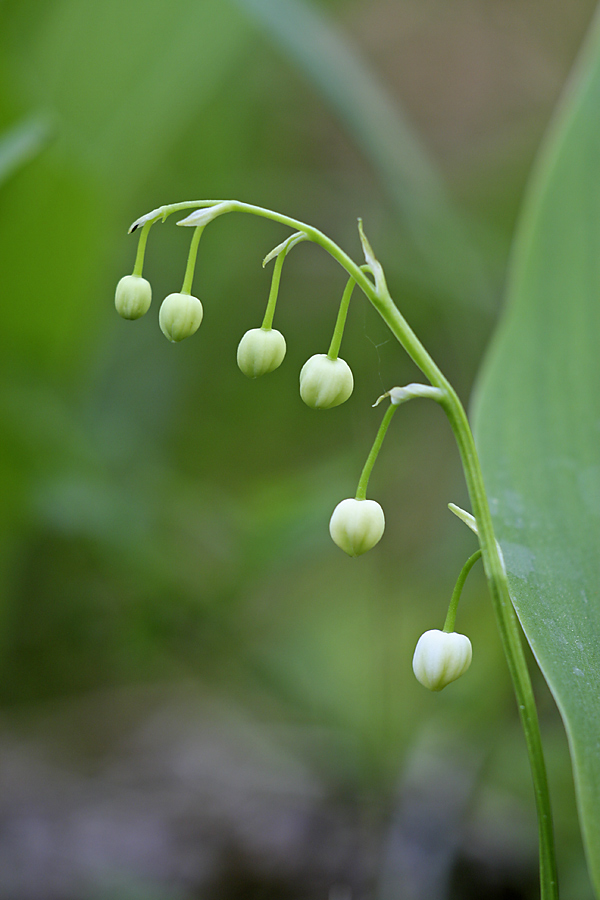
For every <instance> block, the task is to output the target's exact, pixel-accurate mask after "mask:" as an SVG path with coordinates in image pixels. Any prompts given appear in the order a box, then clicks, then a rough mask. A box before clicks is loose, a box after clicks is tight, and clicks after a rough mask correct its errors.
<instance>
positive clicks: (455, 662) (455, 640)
mask: <svg viewBox="0 0 600 900" xmlns="http://www.w3.org/2000/svg"><path fill="white" fill-rule="evenodd" d="M472 656H473V650H472V647H471V641H470V640H469V638H468V637H467V636H466V635H465V634H457V633H456V632H455V631H453V632H450V633H447V632H445V631H438V630H437V629H435V628H434V629H433V630H432V631H426V632H425V634H422V635H421V637H420V638H419V640H418V642H417V646H416V648H415V655H414V656H413V672H414V673H415V675H416V676H417V679H418V680H419V681H420V682H421V684H422V685H423V686H424V687H426V688H428V689H429V690H430V691H441V690H442V688H445V687H446V685H447V684H450V682H451V681H456V679H457V678H460V676H461V675H463V674H464V673H465V672H466V671H467V669H468V668H469V666H470V665H471V658H472Z"/></svg>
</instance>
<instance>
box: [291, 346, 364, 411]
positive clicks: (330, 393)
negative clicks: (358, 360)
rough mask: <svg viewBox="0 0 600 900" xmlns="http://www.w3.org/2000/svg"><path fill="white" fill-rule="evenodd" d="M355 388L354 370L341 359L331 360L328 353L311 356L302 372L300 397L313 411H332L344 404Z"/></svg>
mask: <svg viewBox="0 0 600 900" xmlns="http://www.w3.org/2000/svg"><path fill="white" fill-rule="evenodd" d="M353 388H354V378H353V377H352V370H351V368H350V366H349V365H348V363H347V362H344V360H343V359H340V358H339V357H338V358H337V359H329V357H328V356H327V354H326V353H317V354H316V356H311V358H310V359H308V360H307V361H306V362H305V363H304V365H303V366H302V370H301V372H300V396H301V397H302V399H303V400H304V402H305V403H306V405H307V406H312V408H313V409H331V407H332V406H339V405H340V403H344V402H345V401H346V400H347V399H348V397H349V396H350V394H351V393H352V390H353Z"/></svg>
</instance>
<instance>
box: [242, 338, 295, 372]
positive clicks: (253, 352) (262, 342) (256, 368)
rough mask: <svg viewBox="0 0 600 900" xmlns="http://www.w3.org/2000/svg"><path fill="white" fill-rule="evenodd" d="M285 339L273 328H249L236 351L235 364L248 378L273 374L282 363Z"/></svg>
mask: <svg viewBox="0 0 600 900" xmlns="http://www.w3.org/2000/svg"><path fill="white" fill-rule="evenodd" d="M284 356H285V338H284V336H283V335H282V334H281V332H280V331H276V330H275V329H274V328H269V329H267V328H251V329H250V331H247V332H246V334H245V335H244V337H243V338H242V339H241V341H240V343H239V345H238V349H237V363H238V366H239V367H240V369H241V370H242V372H243V373H244V375H247V376H248V378H258V377H259V375H266V374H267V373H268V372H273V371H274V370H275V369H277V368H278V366H280V365H281V363H282V362H283V358H284Z"/></svg>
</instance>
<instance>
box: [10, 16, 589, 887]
mask: <svg viewBox="0 0 600 900" xmlns="http://www.w3.org/2000/svg"><path fill="white" fill-rule="evenodd" d="M295 8H296V7H295V5H294V4H290V5H289V6H288V0H286V2H285V3H283V0H282V3H281V5H280V6H278V7H277V9H278V12H277V15H274V16H271V15H269V4H268V3H260V2H258V0H253V2H250V0H248V2H242V0H237V2H233V0H169V2H168V3H167V2H160V0H145V2H142V0H120V2H117V0H103V2H100V0H85V2H82V0H4V2H3V3H1V4H0V41H1V42H2V55H1V58H0V134H1V135H2V142H1V143H0V174H1V175H2V183H1V185H0V278H1V285H2V329H1V330H0V369H1V372H2V376H3V377H2V385H1V391H0V403H1V412H2V415H1V423H0V429H1V434H0V471H1V479H2V485H3V488H2V495H3V502H2V505H1V508H0V547H1V553H0V560H1V569H0V583H1V585H2V599H3V602H2V618H1V625H2V628H1V631H0V635H1V638H0V647H1V653H0V671H1V677H0V697H1V701H2V722H1V724H0V755H1V758H2V767H1V774H0V857H1V859H2V865H1V866H0V897H1V898H7V900H9V898H10V900H21V898H23V900H37V898H40V900H41V898H44V900H63V898H64V900H67V898H69V900H70V898H74V900H79V898H86V900H87V898H93V900H97V898H109V897H110V898H119V900H121V898H122V900H130V898H131V900H133V898H136V900H163V898H177V900H183V898H185V900H188V898H196V897H198V898H199V897H202V898H219V900H237V898H249V900H254V898H257V900H258V898H264V900H271V898H273V900H276V898H282V900H284V898H298V900H306V898H327V900H360V898H381V900H425V898H427V900H437V898H439V900H442V898H451V900H469V898H479V897H482V896H485V897H486V898H490V900H495V898H498V900H500V898H502V900H509V898H515V900H517V898H532V897H535V896H536V890H537V887H536V866H537V863H536V852H537V851H536V827H535V820H534V810H533V798H532V794H531V788H530V781H529V773H528V770H527V761H526V755H525V749H524V745H523V741H522V738H521V736H520V732H519V727H518V722H517V718H516V713H515V705H514V701H513V699H512V696H511V691H510V686H509V684H508V679H507V675H506V671H505V665H504V663H503V659H502V655H501V651H500V648H499V643H498V639H497V636H496V634H495V626H494V622H493V617H492V614H491V612H490V608H489V603H488V601H487V597H486V593H485V586H484V582H483V578H482V575H481V573H480V572H478V571H477V570H475V571H474V573H473V575H472V576H471V579H470V582H469V584H468V586H467V588H466V591H465V597H464V601H463V604H462V606H461V610H460V613H459V622H458V627H459V630H461V631H464V632H466V633H468V634H469V635H470V637H471V639H472V642H473V646H474V661H473V665H472V668H471V670H470V671H469V673H468V675H467V676H465V677H464V678H463V679H462V680H461V681H460V682H458V683H457V684H455V685H453V686H452V687H450V688H449V689H448V690H447V691H446V692H444V693H443V694H442V695H441V696H437V695H436V696H429V695H428V694H427V693H426V692H425V691H424V690H423V688H422V687H421V686H420V685H419V684H417V683H416V681H415V680H414V678H413V676H412V672H411V656H412V650H413V648H414V644H415V642H416V640H417V638H418V636H419V634H420V633H421V632H422V631H424V630H426V629H427V628H431V627H440V626H441V623H442V622H443V617H444V615H445V610H446V604H447V601H448V599H449V596H450V591H451V589H452V586H453V583H454V579H455V577H456V575H457V574H458V571H459V570H460V567H461V565H462V563H463V561H464V559H465V558H466V556H467V555H468V554H469V553H470V552H472V550H473V546H474V545H473V539H472V536H471V535H470V534H469V533H468V532H467V530H466V529H465V528H464V527H463V526H462V525H461V524H460V523H459V522H458V521H457V520H454V519H453V517H452V516H451V515H450V513H448V512H447V510H446V504H447V502H448V501H456V502H458V503H461V504H463V505H466V504H467V500H466V498H465V491H464V487H463V483H462V479H461V474H460V469H459V466H458V462H457V455H456V451H455V448H454V446H453V442H452V439H451V436H450V434H449V429H448V427H447V425H446V423H445V421H444V420H443V417H442V416H441V415H440V413H439V410H438V409H437V408H433V406H434V405H433V404H432V405H431V406H432V408H429V405H427V404H424V403H422V404H418V403H416V404H411V405H410V406H409V407H407V408H405V409H403V410H402V411H401V413H400V414H399V415H398V416H397V417H395V420H394V423H393V427H392V429H391V431H390V434H389V436H388V438H387V441H386V444H385V446H384V450H383V452H382V455H381V457H380V460H379V462H378V464H377V467H376V469H375V472H374V475H373V478H372V481H371V487H370V495H371V496H373V497H375V498H377V499H378V500H380V501H381V503H382V504H383V506H384V508H385V512H386V518H387V529H386V534H385V537H384V539H383V540H382V542H381V544H380V545H379V546H378V547H377V548H376V549H375V550H374V551H372V552H371V553H370V554H368V555H367V556H365V557H362V558H360V559H359V560H353V559H347V558H346V557H345V556H343V554H342V553H341V552H340V551H339V550H338V549H337V548H336V547H335V546H334V545H333V544H332V543H331V541H330V539H329V536H328V532H327V523H328V518H329V515H330V512H331V510H332V509H333V507H334V506H335V504H336V503H337V502H338V501H339V500H340V499H342V498H343V497H346V496H351V495H352V493H353V491H354V490H355V485H356V481H357V478H358V475H359V473H360V469H361V467H362V464H363V461H364V458H365V454H366V453H367V452H368V449H369V446H370V443H371V441H372V439H373V436H374V434H375V431H376V429H377V426H378V423H379V421H380V418H381V411H380V409H379V410H374V409H372V408H371V404H372V403H373V402H374V400H375V399H376V398H377V396H378V395H379V394H381V393H382V392H383V391H384V390H386V389H388V388H389V387H391V386H393V385H394V384H403V383H406V382H408V381H411V380H415V378H417V377H418V375H417V372H416V370H415V368H414V366H413V365H412V364H411V363H410V361H409V360H407V358H406V356H405V355H404V354H403V353H402V351H401V349H400V348H399V347H398V346H397V345H396V344H395V343H394V342H393V341H392V340H391V339H390V337H389V335H388V334H387V333H386V331H385V328H384V327H383V325H382V323H381V322H380V321H379V320H378V318H377V315H376V314H375V312H374V311H373V310H371V309H370V308H368V307H367V305H366V304H365V303H364V302H363V300H362V299H361V298H359V297H358V296H356V298H355V300H354V301H353V304H352V307H351V310H350V315H349V321H348V326H347V331H346V336H345V339H344V344H343V349H342V355H343V356H344V358H346V359H347V360H348V361H349V362H350V363H351V365H352V367H353V370H354V374H355V380H356V390H355V393H354V395H353V397H352V398H351V400H350V401H349V402H348V403H347V404H345V405H344V406H343V407H339V408H337V409H334V410H332V411H330V412H327V413H315V412H314V411H312V410H309V409H308V408H306V407H304V406H303V405H302V403H301V401H300V398H299V395H298V391H297V378H298V371H299V369H300V367H301V365H302V363H303V362H304V360H305V359H306V358H307V357H308V356H310V355H311V354H312V353H315V352H323V351H325V350H326V349H327V346H328V342H329V338H330V334H331V330H332V327H333V323H334V321H335V313H336V306H337V302H338V300H339V297H340V296H341V290H342V288H343V284H344V278H343V274H342V273H341V272H340V271H339V270H338V269H337V268H336V266H335V265H334V264H333V262H331V261H330V260H328V259H327V258H325V257H324V256H323V254H322V253H321V252H320V251H319V250H318V249H317V248H316V247H314V246H309V245H301V246H300V247H299V248H297V249H296V250H295V251H294V252H293V253H292V255H291V256H290V258H289V260H288V262H287V263H286V266H285V269H284V274H283V279H282V288H281V296H280V303H279V308H278V310H277V318H276V325H277V327H278V328H280V330H281V331H282V332H283V333H284V334H285V336H286V339H287V342H288V355H287V358H286V360H285V364H284V365H283V366H282V368H281V369H280V370H278V371H277V372H276V373H274V374H273V375H269V376H268V377H267V378H265V379H263V380H261V381H259V382H249V381H247V380H246V379H245V378H244V376H242V375H241V373H240V372H239V370H238V369H237V367H236V365H235V350H236V346H237V342H238V341H239V338H240V337H241V335H242V334H243V333H244V331H245V330H246V329H247V328H250V327H255V326H257V325H258V324H260V320H261V317H262V313H263V310H264V304H265V302H266V296H267V292H268V286H269V277H270V273H269V271H268V270H265V271H263V270H262V269H261V266H260V262H261V260H262V258H263V256H264V255H265V254H266V253H267V252H268V250H270V249H271V247H272V246H274V245H275V244H276V243H278V242H279V241H280V240H281V239H282V238H283V237H284V236H285V231H284V230H283V229H281V228H279V227H278V226H275V225H273V224H272V223H268V222H265V221H262V220H258V219H253V218H252V219H251V218H245V217H234V216H228V217H225V218H224V219H222V220H219V221H218V222H217V223H215V224H214V225H213V226H211V227H210V228H209V229H208V230H207V232H206V234H205V236H204V237H203V240H202V244H201V248H200V255H199V265H198V270H197V274H196V281H195V286H196V291H197V293H198V294H199V296H200V297H201V298H202V300H203V302H204V307H205V319H204V322H203V324H202V326H201V329H200V331H199V332H198V334H197V335H196V336H195V337H194V338H192V339H190V340H189V341H186V342H184V343H183V344H181V345H170V344H168V343H167V341H165V339H164V337H163V336H162V334H161V333H160V331H159V329H158V325H157V310H158V306H159V303H160V300H161V298H162V296H164V295H165V294H166V293H168V292H170V291H171V290H177V289H178V288H179V284H180V280H181V278H182V273H183V267H184V263H185V257H186V253H187V241H188V239H189V236H190V235H189V232H188V231H184V230H179V229H177V228H175V227H174V224H173V220H169V222H168V223H167V224H166V225H157V226H156V227H155V228H154V229H153V231H152V234H151V236H150V240H149V247H148V254H147V267H146V274H147V276H148V277H149V279H150V280H151V282H152V285H153V290H154V301H153V306H152V309H151V311H150V313H149V314H148V316H147V317H146V318H145V319H143V320H141V321H139V322H136V323H129V322H124V321H122V320H120V319H119V318H118V316H117V315H116V313H115V311H114V307H113V301H112V297H113V292H114V286H115V284H116V282H117V280H118V279H119V277H120V276H121V275H122V274H124V273H126V272H127V271H130V270H131V266H132V262H133V257H134V253H135V238H132V237H127V234H126V231H127V227H128V225H129V224H130V222H131V221H132V220H133V219H134V218H136V217H137V216H138V215H141V214H142V213H144V212H147V211H148V210H150V209H152V208H153V207H155V206H158V205H160V204H162V203H166V202H173V201H176V200H182V199H186V198H195V197H198V198H201V197H209V198H210V197H237V198H239V199H242V200H246V201H249V202H254V203H258V204H260V205H263V206H271V207H273V208H277V209H280V210H281V211H283V212H287V213H288V214H290V215H293V216H296V217H299V218H302V219H304V220H306V221H309V222H311V223H313V224H315V225H317V226H318V227H320V228H322V229H323V230H325V231H327V232H328V233H330V234H331V236H332V237H334V238H335V239H336V240H338V241H339V242H340V243H341V244H342V245H343V246H344V247H345V248H346V249H347V250H348V251H349V252H350V253H352V254H354V255H355V257H356V258H360V247H359V242H358V237H357V232H356V217H357V216H358V215H361V216H363V218H364V221H365V227H366V230H367V233H368V234H369V236H370V238H371V241H372V243H373V245H374V246H375V248H376V251H377V253H378V255H379V257H380V259H381V261H382V262H383V264H384V266H385V267H386V271H387V273H388V280H389V283H390V287H391V289H392V294H393V295H394V296H395V297H396V298H397V301H398V303H399V305H400V307H401V309H402V311H403V312H404V313H405V315H406V316H407V318H408V320H409V321H410V322H411V324H412V325H413V327H414V328H415V329H416V331H417V332H418V334H419V335H420V336H421V338H422V339H423V340H424V342H425V344H426V346H428V348H429V349H430V350H431V351H432V353H433V355H434V356H435V358H436V359H437V360H438V362H439V363H440V365H441V366H442V368H443V369H444V370H445V372H446V373H447V374H448V375H449V377H450V378H451V380H453V381H454V382H455V383H456V385H457V387H458V389H459V391H460V393H461V395H462V396H463V397H464V398H465V401H466V400H467V399H468V396H469V391H470V387H471V384H472V381H473V378H474V376H475V373H476V371H477V366H478V363H479V361H480V358H481V355H482V353H483V350H484V348H485V344H486V341H487V338H488V337H489V334H490V332H491V330H492V328H493V325H494V321H495V318H496V315H497V310H498V308H499V305H500V298H501V294H502V282H503V278H504V272H505V267H506V261H507V253H508V248H509V244H510V240H511V236H512V233H513V229H514V223H515V219H516V216H517V213H518V208H519V203H520V200H521V196H522V192H523V188H524V184H525V180H526V176H527V173H528V170H529V168H530V165H531V162H532V158H533V155H534V153H535V150H536V148H537V146H538V144H539V141H540V138H541V135H542V133H543V130H544V128H545V126H546V124H547V122H548V119H549V116H550V114H551V110H552V108H553V106H554V104H555V102H556V99H557V97H558V94H559V92H560V89H561V87H562V85H563V84H564V82H565V79H566V76H567V73H568V70H569V68H570V65H571V62H572V60H573V58H574V55H575V53H576V51H577V48H578V46H579V44H580V42H581V39H582V36H583V34H584V32H585V28H586V25H587V23H588V20H589V17H590V15H591V12H592V3H591V0H571V2H570V3H569V4H562V3H559V2H557V0H519V2H510V0H509V2H507V0H453V2H451V3H449V2H445V0H402V2H393V0H352V2H349V0H335V2H333V0H330V2H324V0H320V2H319V3H318V4H315V5H314V6H313V7H312V9H313V11H315V12H316V14H318V15H320V14H323V15H325V16H326V18H325V19H323V21H322V22H321V24H319V20H318V19H317V20H315V21H316V22H317V30H318V31H319V33H320V34H322V35H329V38H331V40H332V41H333V37H332V36H336V35H337V37H336V38H335V39H336V40H339V41H341V42H342V46H345V47H346V50H347V52H348V53H349V54H350V55H349V57H348V59H350V61H351V63H352V65H355V66H356V67H357V68H356V72H357V75H356V77H357V78H359V76H361V73H362V76H365V73H366V75H368V77H369V78H372V79H374V80H373V82H372V83H371V82H369V83H370V90H371V89H372V90H373V91H375V94H376V95H377V96H381V98H383V99H382V100H381V108H380V110H379V113H378V114H377V116H378V117H377V116H375V119H373V121H371V120H370V119H369V116H370V114H371V111H372V110H373V109H374V105H373V102H372V96H373V95H372V94H369V92H368V91H367V93H366V94H365V93H364V91H362V88H361V87H360V84H359V81H356V84H355V83H354V82H353V81H352V79H351V78H350V79H349V76H348V71H346V70H344V72H345V74H344V77H341V78H339V79H338V81H337V82H336V80H335V67H336V65H338V63H339V62H340V60H339V59H338V58H337V57H336V55H335V54H334V53H333V51H332V55H331V58H330V57H329V55H328V54H324V53H322V52H321V50H320V44H319V42H318V41H317V42H316V43H315V34H313V35H312V36H311V34H310V33H306V34H305V33H304V32H303V30H302V28H296V27H290V21H291V20H289V19H287V18H286V16H287V15H288V12H289V14H290V15H291V13H292V12H293V11H294V9H295ZM311 21H314V20H313V19H312V18H311ZM329 38H327V39H328V40H329ZM323 40H325V38H323ZM335 46H336V47H337V44H335ZM331 47H334V44H333V43H332V44H331ZM313 51H314V52H313ZM361 60H362V62H361ZM352 61H353V62H352ZM346 62H347V60H346ZM325 63H326V65H325V67H324V68H323V65H324V64H325ZM361 67H362V68H361ZM338 82H339V83H338ZM336 85H337V86H336ZM363 87H364V84H363ZM361 91H362V93H361ZM353 92H354V93H355V95H356V106H354V105H353V104H352V102H349V100H350V101H351V100H352V96H353ZM377 92H380V94H378V93H377ZM361 98H362V99H361ZM365 98H366V100H367V101H368V102H366V100H365ZM361 103H362V106H361ZM377 109H379V107H377ZM390 110H392V111H394V110H395V112H394V113H393V115H392V114H391V113H390ZM396 117H397V118H396ZM398 136H399V137H398ZM400 138H401V139H400ZM411 148H412V149H411ZM425 148H428V149H427V151H425ZM409 151H410V152H409ZM411 154H412V155H411ZM424 160H427V166H425V162H424ZM422 167H424V168H422ZM440 185H445V188H444V189H443V191H441V190H439V187H440ZM429 191H431V193H428V192H429ZM536 684H537V690H538V694H539V698H540V708H541V717H542V727H543V733H544V737H545V740H546V747H547V753H548V759H549V766H550V777H551V782H552V788H553V799H554V804H555V809H556V817H557V835H558V851H559V865H560V870H561V875H562V888H563V893H562V896H563V898H564V900H570V898H573V900H586V898H589V897H590V896H591V891H590V887H589V883H588V881H587V876H586V873H585V864H584V861H583V856H582V850H581V845H580V839H579V836H578V829H577V822H576V813H575V808H574V800H573V791H572V784H571V775H570V768H569V760H568V751H567V747H566V742H565V739H564V736H563V733H562V729H561V724H560V721H559V718H558V715H557V713H556V710H555V708H554V706H553V703H552V701H551V699H550V698H549V696H548V694H547V692H546V690H545V688H544V686H543V684H542V683H541V680H540V679H538V680H537V682H536Z"/></svg>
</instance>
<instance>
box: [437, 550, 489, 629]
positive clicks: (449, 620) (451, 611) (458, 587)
mask: <svg viewBox="0 0 600 900" xmlns="http://www.w3.org/2000/svg"><path fill="white" fill-rule="evenodd" d="M480 558H481V548H480V549H479V550H476V551H475V553H474V554H473V555H472V556H470V557H469V558H468V560H467V561H466V563H465V564H464V566H463V567H462V569H461V570H460V575H459V576H458V580H457V582H456V584H455V586H454V590H453V591H452V598H451V600H450V606H449V607H448V615H447V616H446V621H445V622H444V627H443V629H442V630H443V631H446V632H447V633H450V632H451V631H454V625H455V622H456V610H457V609H458V601H459V600H460V595H461V594H462V589H463V587H464V586H465V581H466V580H467V575H468V574H469V572H470V571H471V569H472V568H473V566H474V565H475V563H476V562H477V560H478V559H480Z"/></svg>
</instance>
